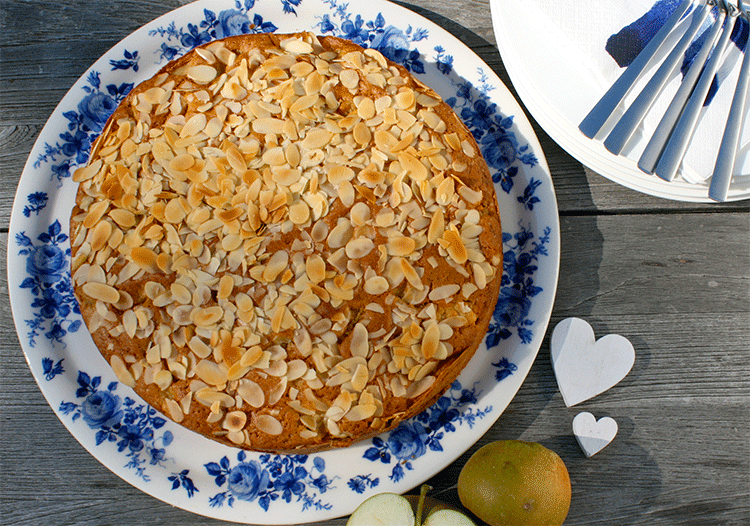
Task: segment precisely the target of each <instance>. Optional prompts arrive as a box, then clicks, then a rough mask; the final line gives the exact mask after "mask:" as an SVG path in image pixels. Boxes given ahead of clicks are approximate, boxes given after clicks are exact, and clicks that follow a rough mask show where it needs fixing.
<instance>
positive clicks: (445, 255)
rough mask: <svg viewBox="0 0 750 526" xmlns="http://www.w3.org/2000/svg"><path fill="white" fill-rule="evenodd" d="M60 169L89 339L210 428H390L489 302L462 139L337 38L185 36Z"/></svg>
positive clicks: (472, 177) (245, 443)
mask: <svg viewBox="0 0 750 526" xmlns="http://www.w3.org/2000/svg"><path fill="white" fill-rule="evenodd" d="M73 179H74V181H75V182H77V183H80V184H79V186H78V192H77V194H76V205H75V207H74V209H73V212H72V215H71V221H70V231H71V244H72V262H71V265H72V268H71V272H72V277H73V284H74V289H75V293H76V296H77V298H78V300H79V303H80V307H81V313H82V316H83V318H84V320H85V322H86V325H87V327H88V329H89V331H90V333H91V335H92V338H93V341H94V343H95V344H96V346H97V347H98V349H99V350H100V351H101V353H102V355H103V356H104V357H105V358H106V360H107V361H108V362H109V364H110V365H111V367H112V368H113V370H114V372H115V374H116V376H117V377H118V379H119V380H120V381H121V382H122V383H123V384H126V385H128V386H130V387H132V388H134V389H135V391H136V392H137V393H138V394H139V395H140V396H142V397H143V399H144V400H146V401H147V402H148V403H149V404H151V405H152V406H153V407H155V408H156V409H158V410H159V411H161V412H163V413H164V414H165V415H167V416H168V417H170V418H171V419H172V420H174V421H175V422H178V423H180V424H181V425H183V426H185V427H186V428H188V429H191V430H193V431H195V432H197V433H200V434H202V435H205V436H207V437H209V438H211V439H214V440H217V441H220V442H222V443H225V444H229V445H232V446H237V447H241V448H245V449H251V450H257V451H271V452H280V453H290V452H294V453H302V452H312V451H320V450H324V449H328V448H333V447H344V446H348V445H350V444H352V443H354V442H356V441H358V440H362V439H364V438H367V437H371V436H374V435H376V434H379V433H382V432H384V431H386V430H389V429H392V428H394V427H395V426H396V425H398V423H399V422H401V421H403V420H404V419H407V418H410V417H412V416H414V415H416V414H418V413H419V412H421V411H422V410H424V409H425V408H426V407H428V406H429V405H430V404H431V403H433V402H434V401H435V400H436V399H437V398H438V397H439V396H440V395H441V394H442V393H443V392H444V391H445V390H446V389H447V388H448V387H449V386H450V384H451V382H452V381H453V380H454V379H455V378H456V377H457V376H458V374H459V373H460V372H461V370H462V369H463V368H464V366H465V365H466V364H467V363H468V362H469V360H470V359H471V357H472V356H473V354H474V353H475V351H476V349H477V347H478V346H479V344H480V342H481V341H482V339H483V337H484V335H485V332H486V330H487V326H488V324H489V320H490V318H491V315H492V312H493V308H494V306H495V303H496V301H497V297H498V290H499V284H500V278H501V275H502V271H501V269H502V266H501V265H502V250H501V226H500V216H499V212H498V206H497V201H496V196H495V191H494V187H493V184H492V180H491V177H490V174H489V170H488V168H487V165H486V163H485V162H484V160H483V159H482V155H481V153H480V151H479V148H478V146H477V143H476V142H475V140H474V138H473V137H472V135H471V133H470V132H469V131H468V129H467V128H466V127H465V126H464V125H463V123H461V121H460V120H459V119H458V117H457V116H456V115H455V113H454V112H453V111H452V110H451V108H450V107H449V106H448V105H447V104H446V103H445V102H443V101H442V100H441V99H440V97H439V96H438V95H437V94H436V93H435V92H433V91H432V90H431V89H429V88H428V87H426V86H425V85H424V84H422V83H421V82H420V81H418V80H417V79H415V78H414V77H413V76H412V75H411V74H409V73H408V71H407V70H406V69H404V68H403V67H401V66H399V65H396V64H394V63H392V62H390V61H388V60H387V59H385V58H384V57H383V55H381V54H380V53H379V52H378V51H376V50H373V49H363V48H361V47H359V46H357V45H355V44H353V43H352V42H349V41H346V40H343V39H339V38H336V37H331V36H315V35H313V34H311V33H299V34H287V35H279V34H257V35H241V36H236V37H229V38H227V39H224V40H219V41H215V42H212V43H209V44H207V45H204V46H202V47H199V48H196V49H194V50H192V51H190V52H189V53H187V54H186V55H185V56H183V57H181V58H178V59H176V60H174V61H173V62H170V63H169V64H167V65H166V66H165V67H164V68H162V70H161V71H160V72H159V73H158V74H156V75H155V76H154V77H152V78H151V79H149V80H147V81H145V82H144V83H142V84H140V85H139V86H137V87H136V88H134V89H133V90H132V91H131V93H130V94H129V95H128V96H127V97H126V99H125V100H124V101H123V102H122V103H121V104H120V106H119V107H118V108H117V109H116V111H115V112H114V114H113V115H112V116H111V118H110V119H109V121H108V123H107V125H106V126H105V129H104V131H103V133H102V134H101V136H100V137H99V139H98V140H97V142H96V143H95V144H94V147H93V151H92V154H91V157H90V160H89V162H88V164H87V165H86V166H84V167H81V168H79V169H78V170H77V171H76V172H75V174H74V176H73Z"/></svg>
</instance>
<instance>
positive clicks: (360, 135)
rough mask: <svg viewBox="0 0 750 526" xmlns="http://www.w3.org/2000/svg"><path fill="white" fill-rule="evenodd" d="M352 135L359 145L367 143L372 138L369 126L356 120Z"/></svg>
mask: <svg viewBox="0 0 750 526" xmlns="http://www.w3.org/2000/svg"><path fill="white" fill-rule="evenodd" d="M352 137H354V140H355V141H356V142H357V143H358V144H360V145H363V146H364V145H366V144H369V143H370V141H371V140H372V132H371V131H370V127H369V126H367V124H365V123H364V122H358V123H357V124H356V125H355V126H354V128H353V129H352Z"/></svg>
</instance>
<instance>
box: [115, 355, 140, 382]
mask: <svg viewBox="0 0 750 526" xmlns="http://www.w3.org/2000/svg"><path fill="white" fill-rule="evenodd" d="M109 365H110V366H111V367H112V370H113V371H114V373H115V376H117V379H118V380H120V382H121V383H123V384H125V385H127V386H128V387H131V388H133V387H135V378H133V375H132V374H131V373H130V371H128V368H127V366H126V365H125V361H124V360H123V359H122V358H121V357H120V356H118V355H117V354H113V355H112V356H111V357H110V359H109Z"/></svg>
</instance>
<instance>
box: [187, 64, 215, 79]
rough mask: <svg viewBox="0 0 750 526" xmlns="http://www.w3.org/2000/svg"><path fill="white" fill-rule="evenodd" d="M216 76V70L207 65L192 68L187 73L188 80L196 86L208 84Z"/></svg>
mask: <svg viewBox="0 0 750 526" xmlns="http://www.w3.org/2000/svg"><path fill="white" fill-rule="evenodd" d="M216 75H217V71H216V68H214V67H213V66H209V65H207V64H204V65H198V66H192V67H191V68H190V69H189V70H188V72H187V76H188V78H190V79H191V80H192V81H194V82H196V83H198V84H208V83H209V82H211V81H212V80H214V79H215V78H216Z"/></svg>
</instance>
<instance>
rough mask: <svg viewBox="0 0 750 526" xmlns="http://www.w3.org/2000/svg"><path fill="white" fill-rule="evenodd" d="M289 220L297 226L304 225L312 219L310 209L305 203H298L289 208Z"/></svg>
mask: <svg viewBox="0 0 750 526" xmlns="http://www.w3.org/2000/svg"><path fill="white" fill-rule="evenodd" d="M289 219H290V220H291V221H292V223H294V224H295V225H304V224H305V223H307V221H308V220H309V219H310V207H309V206H307V204H306V203H305V202H304V201H297V202H296V203H294V204H293V205H292V206H290V207H289Z"/></svg>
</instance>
